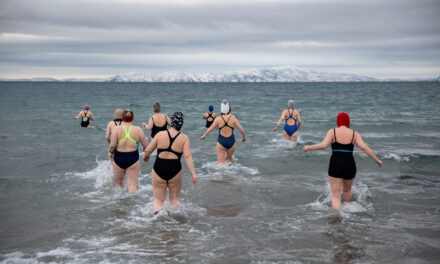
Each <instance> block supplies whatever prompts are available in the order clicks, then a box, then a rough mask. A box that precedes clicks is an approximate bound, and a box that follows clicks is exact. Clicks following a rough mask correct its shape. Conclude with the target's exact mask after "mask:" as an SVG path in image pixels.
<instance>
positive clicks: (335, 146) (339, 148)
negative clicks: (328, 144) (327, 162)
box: [332, 128, 355, 153]
mask: <svg viewBox="0 0 440 264" xmlns="http://www.w3.org/2000/svg"><path fill="white" fill-rule="evenodd" d="M333 133H334V135H335V142H333V143H332V150H333V152H348V153H352V152H353V149H354V144H353V140H354V136H355V132H354V130H353V137H352V138H351V142H350V143H348V144H342V143H339V142H338V141H337V139H336V129H335V128H333Z"/></svg>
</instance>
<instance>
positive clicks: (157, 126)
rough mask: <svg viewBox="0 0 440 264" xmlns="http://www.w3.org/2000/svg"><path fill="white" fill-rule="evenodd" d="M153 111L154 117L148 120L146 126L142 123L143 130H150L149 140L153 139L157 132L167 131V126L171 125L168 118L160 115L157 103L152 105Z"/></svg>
mask: <svg viewBox="0 0 440 264" xmlns="http://www.w3.org/2000/svg"><path fill="white" fill-rule="evenodd" d="M153 111H154V115H152V116H151V117H150V119H149V120H148V125H147V124H146V123H145V122H142V126H143V127H144V128H146V129H148V130H151V138H154V136H155V135H156V134H157V133H158V132H159V131H163V130H167V125H168V126H170V125H171V121H170V118H169V117H168V116H167V115H165V114H161V113H160V104H159V103H158V102H155V103H154V104H153Z"/></svg>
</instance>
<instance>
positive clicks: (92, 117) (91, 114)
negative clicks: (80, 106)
mask: <svg viewBox="0 0 440 264" xmlns="http://www.w3.org/2000/svg"><path fill="white" fill-rule="evenodd" d="M90 119H92V120H93V121H95V116H94V115H93V113H92V112H90Z"/></svg>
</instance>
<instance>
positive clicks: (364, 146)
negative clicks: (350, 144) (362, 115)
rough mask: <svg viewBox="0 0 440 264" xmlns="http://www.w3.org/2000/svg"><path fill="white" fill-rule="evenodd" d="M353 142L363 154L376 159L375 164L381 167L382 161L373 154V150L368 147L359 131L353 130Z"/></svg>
mask: <svg viewBox="0 0 440 264" xmlns="http://www.w3.org/2000/svg"><path fill="white" fill-rule="evenodd" d="M354 143H355V144H356V145H357V146H358V147H359V148H360V149H361V150H362V151H363V152H365V154H367V155H368V156H370V158H372V159H374V161H376V163H377V165H378V166H379V167H382V161H381V160H380V159H378V158H377V157H376V155H374V152H373V151H372V150H371V149H370V147H368V145H367V144H366V143H365V142H364V141H363V140H362V137H361V135H359V133H357V132H355V136H354Z"/></svg>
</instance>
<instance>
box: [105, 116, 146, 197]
mask: <svg viewBox="0 0 440 264" xmlns="http://www.w3.org/2000/svg"><path fill="white" fill-rule="evenodd" d="M133 118H134V113H133V111H131V110H129V109H127V110H125V111H124V112H123V113H122V124H121V125H120V126H117V127H115V128H114V129H113V133H112V136H111V141H110V146H109V149H108V155H109V158H110V160H113V172H114V174H115V187H122V181H123V179H124V174H125V175H127V187H128V192H135V191H136V189H137V181H138V175H139V167H140V163H139V152H138V148H139V142H140V143H141V144H142V146H143V149H144V150H145V149H146V148H147V138H146V137H145V134H144V131H142V129H141V128H140V127H138V126H133V125H132V122H133Z"/></svg>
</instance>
